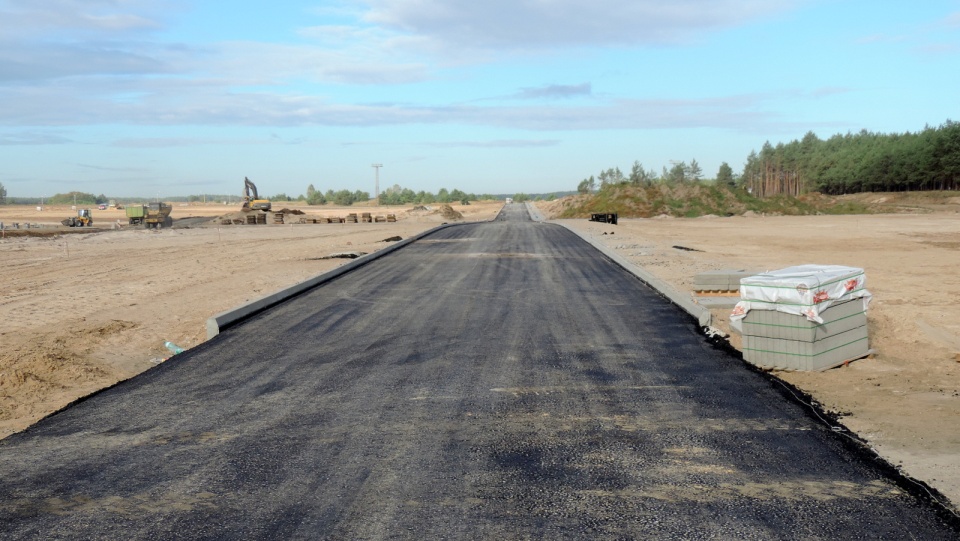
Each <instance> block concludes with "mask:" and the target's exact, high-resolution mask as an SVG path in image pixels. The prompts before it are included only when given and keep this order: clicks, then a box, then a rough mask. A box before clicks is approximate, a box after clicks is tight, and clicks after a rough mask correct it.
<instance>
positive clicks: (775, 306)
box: [730, 265, 872, 332]
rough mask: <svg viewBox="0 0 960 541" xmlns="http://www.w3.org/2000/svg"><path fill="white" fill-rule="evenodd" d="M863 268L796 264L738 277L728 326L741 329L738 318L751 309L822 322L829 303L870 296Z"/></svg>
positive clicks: (864, 302) (864, 299) (866, 302)
mask: <svg viewBox="0 0 960 541" xmlns="http://www.w3.org/2000/svg"><path fill="white" fill-rule="evenodd" d="M866 284H867V276H866V274H865V273H864V271H863V269H861V268H857V267H845V266H841V265H797V266H795V267H787V268H785V269H780V270H776V271H769V272H765V273H762V274H757V275H755V276H749V277H747V278H741V279H740V299H741V300H740V302H738V303H737V305H736V306H735V307H734V308H733V312H732V313H731V314H730V325H731V326H732V327H733V328H734V329H736V330H737V331H739V332H742V326H741V321H742V320H743V318H744V316H746V315H747V312H749V311H750V310H776V311H778V312H785V313H787V314H795V315H799V316H804V317H806V318H807V319H808V320H810V321H815V322H817V323H823V319H821V318H820V312H822V311H823V310H826V309H827V308H829V307H830V306H831V305H833V304H835V303H837V302H842V301H848V300H851V299H857V298H859V299H862V300H863V309H864V310H866V309H867V306H868V305H869V304H870V299H871V298H872V295H871V294H870V292H869V291H867V289H866Z"/></svg>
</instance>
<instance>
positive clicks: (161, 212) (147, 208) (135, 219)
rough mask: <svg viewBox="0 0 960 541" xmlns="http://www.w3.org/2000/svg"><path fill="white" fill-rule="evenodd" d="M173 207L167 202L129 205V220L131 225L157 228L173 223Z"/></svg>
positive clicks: (127, 208)
mask: <svg viewBox="0 0 960 541" xmlns="http://www.w3.org/2000/svg"><path fill="white" fill-rule="evenodd" d="M172 210H173V207H171V206H170V205H168V204H166V203H160V202H157V203H149V204H146V205H127V207H126V211H127V221H128V222H129V223H130V225H143V226H144V227H147V228H150V227H155V228H157V229H159V228H161V227H170V226H171V225H173V218H171V217H170V212H171V211H172Z"/></svg>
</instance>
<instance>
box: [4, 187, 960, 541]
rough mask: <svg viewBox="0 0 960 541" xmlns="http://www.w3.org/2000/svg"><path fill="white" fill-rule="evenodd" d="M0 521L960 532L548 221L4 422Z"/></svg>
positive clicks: (481, 232)
mask: <svg viewBox="0 0 960 541" xmlns="http://www.w3.org/2000/svg"><path fill="white" fill-rule="evenodd" d="M0 495H2V498H0V534H2V535H0V537H2V538H3V539H8V540H9V539H351V540H353V539H497V540H499V539H737V540H741V539H924V540H935V539H957V538H958V530H957V529H956V522H955V521H953V520H952V517H951V515H950V514H949V513H946V512H944V510H943V509H941V508H939V507H936V506H934V505H932V504H930V503H928V502H927V501H926V500H924V499H923V498H920V497H917V496H916V495H914V494H913V493H911V492H910V491H909V490H907V489H906V488H905V486H904V483H903V482H902V480H901V481H898V479H897V478H896V477H895V476H893V475H891V473H890V469H889V468H883V467H881V466H878V465H876V461H871V460H869V459H868V458H865V457H864V453H862V452H859V451H858V450H857V448H856V446H854V445H851V444H849V442H848V441H847V437H846V436H845V435H843V434H838V433H836V432H835V431H834V430H831V428H830V427H829V426H826V425H824V424H823V423H820V422H817V421H816V419H815V418H813V417H812V416H811V415H809V413H808V409H807V408H806V406H805V405H803V404H801V403H799V402H797V401H791V400H788V399H787V398H785V396H784V393H783V392H782V389H778V384H777V383H776V381H774V380H773V379H772V378H770V377H767V376H765V375H763V374H761V373H758V372H755V371H752V370H749V369H748V368H746V366H745V365H744V363H743V361H741V360H740V359H738V358H736V357H734V356H733V355H730V354H729V353H727V352H725V351H723V350H721V349H716V348H714V347H712V346H711V345H710V343H708V341H707V340H706V339H705V338H704V337H703V336H702V335H701V334H700V333H699V332H698V328H697V323H696V322H695V321H692V320H691V318H690V317H689V316H688V315H687V314H686V313H684V312H682V311H680V310H679V309H677V308H676V307H675V306H674V305H672V304H670V303H669V302H668V301H666V300H665V299H664V298H662V297H661V296H660V295H658V294H657V292H655V291H653V290H651V289H650V288H648V287H647V286H646V285H645V284H644V283H643V282H641V281H640V280H638V279H637V278H636V277H634V276H633V275H631V274H629V273H628V272H626V271H625V270H623V269H622V268H620V267H618V266H617V265H615V264H613V263H612V262H611V261H610V260H609V259H607V258H606V257H604V256H602V255H601V254H600V252H598V251H597V250H596V249H595V248H593V247H592V246H590V245H589V244H587V243H586V242H585V241H583V240H582V239H580V238H579V237H577V236H576V235H574V234H573V233H571V232H570V231H568V230H567V229H564V228H562V227H560V226H556V225H552V224H545V223H537V222H533V221H530V219H529V216H528V214H527V211H526V209H525V207H524V206H523V205H519V204H515V205H508V206H507V207H506V208H505V209H504V211H503V212H502V213H501V214H500V216H499V217H498V218H497V220H496V221H493V222H489V223H477V224H463V225H456V226H452V227H447V228H445V229H441V230H438V231H436V232H434V233H432V234H430V235H427V236H426V237H424V238H422V239H420V240H417V241H416V242H413V243H411V244H410V245H408V246H405V247H403V248H402V249H399V250H397V251H395V252H393V253H390V254H388V255H386V256H384V257H382V258H380V259H377V260H375V261H373V262H371V263H369V264H367V265H364V266H362V267H360V268H358V269H356V270H354V271H351V272H349V273H347V274H345V275H343V276H340V277H338V278H336V279H334V280H333V281H331V282H329V283H326V284H324V285H322V286H319V287H316V288H314V289H311V290H309V291H307V292H305V293H303V294H301V295H298V296H296V297H295V298H293V299H292V300H289V301H287V302H284V303H282V304H280V305H278V306H275V307H273V308H271V309H269V310H267V311H264V312H262V313H260V314H258V315H256V316H254V317H252V318H250V319H248V320H246V321H244V322H242V323H240V324H238V325H236V326H233V327H230V328H228V329H225V330H224V331H223V332H222V333H221V334H220V335H219V336H217V337H216V338H214V339H212V340H210V341H208V342H206V343H204V344H202V345H200V346H198V347H196V348H193V349H191V350H189V351H187V352H185V353H183V354H180V355H177V356H175V357H173V358H171V359H170V360H168V361H167V362H165V363H163V364H161V365H159V366H157V367H156V368H154V369H152V370H150V371H148V372H145V373H143V374H141V375H140V376H137V377H135V378H133V379H131V380H128V381H126V382H123V383H121V384H119V385H116V386H114V387H112V388H110V389H107V390H105V391H102V392H100V393H97V394H95V395H93V396H91V397H89V398H88V399H86V400H83V401H80V402H78V403H76V404H74V405H72V406H70V407H68V408H66V409H64V410H63V411H61V412H59V413H57V414H55V415H52V416H50V417H48V418H46V419H44V420H43V421H41V422H39V423H37V424H36V425H34V426H32V427H31V428H29V429H28V430H26V431H24V432H21V433H18V434H15V435H12V436H10V437H8V438H6V439H5V440H3V441H0Z"/></svg>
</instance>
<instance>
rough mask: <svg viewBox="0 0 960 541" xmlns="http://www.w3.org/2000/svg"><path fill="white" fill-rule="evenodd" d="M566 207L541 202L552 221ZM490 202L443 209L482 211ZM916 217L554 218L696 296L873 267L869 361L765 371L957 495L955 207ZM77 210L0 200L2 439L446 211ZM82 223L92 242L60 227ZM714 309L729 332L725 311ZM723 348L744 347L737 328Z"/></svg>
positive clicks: (958, 226) (467, 213)
mask: <svg viewBox="0 0 960 541" xmlns="http://www.w3.org/2000/svg"><path fill="white" fill-rule="evenodd" d="M559 205H560V204H559V203H542V204H540V205H539V208H540V210H541V212H542V213H543V214H545V215H546V216H548V217H550V216H551V215H553V214H554V213H556V212H558V209H560V208H561V207H560V206H559ZM500 206H501V205H500V204H498V203H492V202H491V203H480V204H477V203H474V204H472V205H469V206H460V205H453V206H452V208H451V209H450V210H451V211H454V212H459V213H461V214H462V218H461V219H462V220H464V221H480V220H489V219H491V218H493V217H494V216H495V215H496V213H497V212H498V211H499V209H500ZM292 209H297V210H299V211H302V212H304V213H305V214H304V216H307V217H310V216H316V217H321V216H322V217H327V216H341V217H342V216H345V215H346V214H347V213H352V212H356V213H360V212H373V213H381V211H380V210H377V209H368V208H364V207H349V208H330V207H307V206H302V207H297V206H296V205H291V206H290V207H289V209H288V210H292ZM914 209H915V213H909V212H908V213H904V209H903V208H897V209H896V210H891V214H875V215H859V216H756V215H750V216H734V217H727V218H717V217H704V218H696V219H673V218H661V219H656V218H654V219H622V220H621V221H620V224H619V225H617V226H611V225H608V224H598V223H591V222H587V221H585V220H565V221H564V222H565V223H567V224H568V225H571V226H573V227H574V228H575V229H577V230H579V231H580V232H582V233H583V234H584V235H588V236H592V237H593V238H594V239H595V240H597V241H599V242H602V243H604V244H606V245H607V246H609V247H610V248H612V249H614V250H616V251H617V252H619V253H620V254H621V255H623V256H624V257H626V258H627V259H629V260H630V261H632V262H633V263H635V264H637V265H639V266H641V267H643V268H644V269H646V270H647V271H649V272H651V273H653V274H654V275H656V276H657V277H659V278H661V279H662V280H664V281H666V282H667V283H669V284H671V285H672V286H673V287H674V288H675V289H676V290H678V291H682V292H689V293H690V294H691V295H692V294H693V292H692V291H691V288H692V284H693V279H694V276H695V275H696V274H697V273H699V272H703V271H709V270H721V269H748V270H756V271H765V270H773V269H777V268H783V267H787V266H792V265H798V264H806V263H818V264H839V265H850V266H856V267H863V268H864V269H866V274H867V287H868V289H869V290H870V291H871V292H872V293H873V295H874V300H873V302H872V303H871V305H870V310H869V313H868V321H869V331H870V342H871V348H873V349H874V350H875V352H876V353H875V355H874V356H872V357H871V358H868V359H862V360H858V361H855V362H852V363H850V364H849V365H847V366H844V367H841V368H837V369H833V370H828V371H826V372H822V373H798V372H778V373H776V375H777V376H778V377H780V378H782V379H783V380H784V381H786V382H789V383H791V384H793V385H795V386H796V387H798V388H799V389H802V390H803V391H805V392H807V393H809V394H810V395H811V396H812V397H813V398H814V399H815V400H817V401H818V402H820V403H821V404H822V405H823V407H824V408H826V409H827V410H831V411H833V412H836V414H837V415H838V417H839V418H840V419H841V420H842V422H843V423H844V424H845V425H846V426H847V427H849V428H850V429H851V430H853V431H854V432H856V433H857V434H859V435H860V436H861V437H863V438H864V439H866V440H867V441H868V442H869V443H870V445H872V446H873V447H874V448H875V449H876V450H877V452H878V453H879V454H880V455H881V456H884V457H885V458H887V459H888V460H889V461H890V462H891V463H892V464H894V465H897V466H900V467H902V469H903V471H904V472H905V473H906V474H908V475H910V476H913V477H916V478H917V479H920V480H922V481H924V482H926V483H928V484H929V485H931V486H932V487H934V488H936V489H937V490H939V491H940V492H942V493H943V494H944V495H946V496H947V497H949V498H951V499H952V500H953V501H954V502H960V363H958V361H960V357H958V355H960V305H958V304H957V302H956V300H957V299H958V298H960V277H958V275H957V273H956V270H955V265H956V261H957V258H958V253H957V252H958V250H960V241H958V239H960V213H958V212H957V211H958V205H956V204H954V203H949V202H948V204H938V205H927V206H924V205H923V204H922V202H920V203H917V204H916V205H915V207H914ZM72 212H73V211H72V210H71V209H70V208H69V207H60V208H48V207H45V208H44V209H43V210H42V211H37V210H36V209H35V208H34V207H25V206H0V222H4V224H5V226H6V228H9V227H11V224H13V223H19V224H21V228H20V229H19V230H9V229H6V230H5V231H4V233H3V235H4V237H3V239H2V240H0V258H2V261H3V265H2V270H0V274H2V278H0V283H2V284H3V287H2V288H0V320H2V321H3V325H2V326H0V342H2V343H3V346H4V347H3V348H0V437H3V436H6V435H9V434H11V433H13V432H16V431H19V430H22V429H24V428H26V427H27V426H29V425H30V424H32V423H33V422H36V421H37V420H39V419H40V418H42V417H44V416H46V415H49V414H50V413H52V412H54V411H57V410H59V409H61V408H63V407H64V406H65V405H67V404H69V403H70V402H72V401H74V400H76V399H78V398H80V397H83V396H85V395H87V394H89V393H91V392H94V391H97V390H99V389H102V388H104V387H108V386H110V385H113V384H114V383H116V382H117V381H120V380H123V379H126V378H129V377H132V376H134V375H136V374H138V373H140V372H142V371H144V370H145V369H147V368H150V367H151V366H153V365H154V364H156V363H159V362H163V360H164V359H165V358H167V357H168V356H169V355H170V353H169V351H168V350H167V349H165V348H164V342H166V341H170V342H173V343H175V344H177V345H179V346H181V347H184V348H188V347H192V346H195V345H197V344H199V343H201V342H203V341H204V340H205V339H206V332H205V322H206V319H207V318H208V317H210V316H212V315H214V314H216V313H218V312H221V311H223V310H226V309H229V308H231V307H234V306H237V305H240V304H243V303H245V302H247V301H250V300H253V299H255V298H257V297H260V296H263V295H266V294H268V293H271V292H273V291H276V290H278V289H281V288H283V287H285V286H289V285H291V284H294V283H296V282H300V281H303V280H305V279H307V278H309V277H312V276H315V275H317V274H319V273H321V272H324V271H326V270H329V269H331V268H334V267H336V266H338V265H342V264H345V263H346V261H347V260H344V259H321V258H322V257H324V256H327V255H330V254H332V253H336V252H346V251H363V252H373V251H376V250H378V249H381V248H383V247H384V246H386V245H388V244H389V243H385V242H382V241H383V240H384V239H387V238H389V237H393V236H401V237H403V238H406V237H408V236H411V235H413V234H416V233H418V232H421V231H424V230H426V229H429V228H432V227H434V226H436V225H439V224H440V223H443V222H448V221H452V220H454V219H457V218H456V215H455V214H453V213H449V212H446V211H445V209H444V212H445V214H441V211H440V209H439V207H434V208H425V209H417V210H411V209H410V208H400V207H393V208H390V209H389V210H387V209H384V210H383V211H382V212H383V213H386V212H390V213H393V214H396V216H397V219H398V221H397V222H396V223H367V224H363V223H361V224H352V223H349V224H293V225H290V224H288V225H258V226H250V225H222V224H221V222H222V219H227V218H230V217H231V216H232V214H233V213H235V209H233V208H226V207H224V206H222V205H205V206H198V205H191V206H175V207H174V212H173V217H174V218H175V220H176V221H175V223H174V227H173V228H172V229H161V230H145V229H141V228H132V227H130V226H125V225H123V222H124V221H125V220H124V214H123V211H122V210H116V209H108V210H106V211H96V210H94V211H93V214H94V228H91V229H86V228H82V229H78V228H74V229H68V228H64V227H60V226H59V225H56V224H58V223H59V221H60V220H61V219H63V218H65V217H67V216H69V215H70V214H71V213H72ZM298 217H299V216H298ZM118 222H119V223H118ZM27 223H29V224H33V225H34V227H31V228H25V227H23V224H27ZM81 231H82V232H85V233H87V234H69V235H68V234H66V233H79V232H81ZM675 246H683V247H687V248H693V249H694V250H681V249H677V248H675ZM712 312H713V315H714V322H715V325H716V326H717V327H719V328H720V329H721V330H725V331H726V332H728V333H729V332H730V331H729V329H728V327H727V314H728V312H729V309H714V310H712ZM730 342H731V345H733V346H734V347H739V341H738V337H737V335H735V334H733V335H731V337H730Z"/></svg>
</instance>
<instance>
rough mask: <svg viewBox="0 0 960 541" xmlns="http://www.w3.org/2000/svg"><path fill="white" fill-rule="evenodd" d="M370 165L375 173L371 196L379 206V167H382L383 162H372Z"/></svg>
mask: <svg viewBox="0 0 960 541" xmlns="http://www.w3.org/2000/svg"><path fill="white" fill-rule="evenodd" d="M370 167H373V169H374V170H375V171H376V175H377V177H376V178H377V180H376V184H374V188H373V198H374V200H376V202H377V206H378V207H379V206H380V168H381V167H383V164H382V163H374V164H370Z"/></svg>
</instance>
